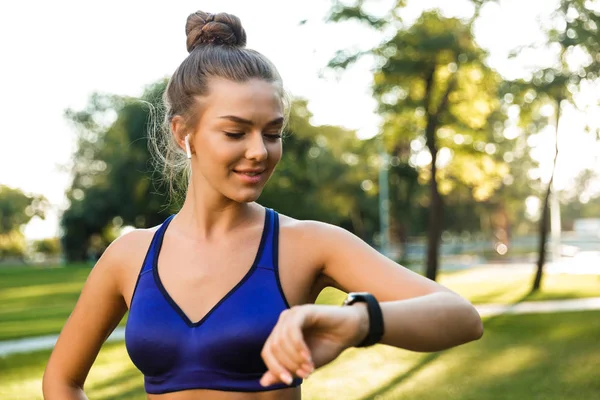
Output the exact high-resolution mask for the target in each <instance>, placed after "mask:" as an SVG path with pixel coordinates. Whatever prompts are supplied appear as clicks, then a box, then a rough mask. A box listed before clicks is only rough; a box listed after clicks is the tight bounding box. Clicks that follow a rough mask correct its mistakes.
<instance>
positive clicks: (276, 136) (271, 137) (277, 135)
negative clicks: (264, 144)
mask: <svg viewBox="0 0 600 400" xmlns="http://www.w3.org/2000/svg"><path fill="white" fill-rule="evenodd" d="M264 136H265V137H266V138H267V139H269V140H273V141H275V140H279V139H281V133H271V134H266V133H265V134H264Z"/></svg>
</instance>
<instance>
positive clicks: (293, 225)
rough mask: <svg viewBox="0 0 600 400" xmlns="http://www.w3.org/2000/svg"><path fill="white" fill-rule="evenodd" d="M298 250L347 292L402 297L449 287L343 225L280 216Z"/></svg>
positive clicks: (294, 246)
mask: <svg viewBox="0 0 600 400" xmlns="http://www.w3.org/2000/svg"><path fill="white" fill-rule="evenodd" d="M281 226H282V232H285V235H286V236H287V237H289V238H290V239H292V240H291V241H292V242H293V244H290V245H289V246H293V248H295V249H296V254H297V255H298V256H299V257H302V258H304V259H306V257H310V262H311V263H313V264H316V265H319V266H320V274H321V275H322V276H324V277H325V278H324V279H325V280H326V282H328V283H330V284H331V286H334V287H336V288H338V289H341V290H343V291H346V292H351V291H368V292H371V293H374V294H376V295H377V298H378V299H380V300H384V301H385V300H400V299H403V298H410V297H416V296H420V295H424V294H427V293H433V292H437V291H448V289H446V288H444V287H442V286H441V285H438V284H437V283H436V282H433V281H430V280H429V279H427V278H425V277H423V276H421V275H419V274H418V273H416V272H413V271H411V270H409V269H407V268H405V267H403V266H402V265H400V264H398V263H396V262H395V261H394V260H391V259H389V258H388V257H386V256H385V255H383V254H381V253H380V252H379V251H377V249H375V248H373V247H372V246H371V245H369V244H368V243H366V242H365V241H364V240H362V239H361V238H359V237H358V236H356V235H355V234H353V233H352V232H349V231H347V230H346V229H344V228H341V227H338V226H335V225H332V224H328V223H324V222H318V221H298V220H294V219H293V218H289V217H282V218H281Z"/></svg>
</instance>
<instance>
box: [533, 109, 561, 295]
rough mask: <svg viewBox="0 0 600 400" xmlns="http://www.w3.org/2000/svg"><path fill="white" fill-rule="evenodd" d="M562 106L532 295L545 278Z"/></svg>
mask: <svg viewBox="0 0 600 400" xmlns="http://www.w3.org/2000/svg"><path fill="white" fill-rule="evenodd" d="M560 104H561V99H557V100H556V123H555V131H554V137H555V150H554V161H553V164H552V173H551V175H550V181H549V182H548V188H547V189H546V195H545V196H544V201H543V202H542V212H541V217H540V241H539V243H538V260H537V270H536V272H535V278H534V280H533V285H532V287H531V293H534V292H537V291H538V290H540V288H541V286H542V278H543V276H544V264H545V263H546V240H547V238H548V224H549V221H550V218H549V213H550V208H549V207H548V203H549V201H550V196H551V194H552V183H553V181H554V172H555V171H556V159H557V158H558V121H559V120H560Z"/></svg>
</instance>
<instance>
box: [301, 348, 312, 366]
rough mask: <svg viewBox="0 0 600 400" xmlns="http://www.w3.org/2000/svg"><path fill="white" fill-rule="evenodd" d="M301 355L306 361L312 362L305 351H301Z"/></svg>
mask: <svg viewBox="0 0 600 400" xmlns="http://www.w3.org/2000/svg"><path fill="white" fill-rule="evenodd" d="M302 356H304V358H305V359H306V361H308V362H309V363H311V364H312V359H311V358H310V354H308V353H307V352H306V351H303V352H302Z"/></svg>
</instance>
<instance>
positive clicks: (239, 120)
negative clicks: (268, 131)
mask: <svg viewBox="0 0 600 400" xmlns="http://www.w3.org/2000/svg"><path fill="white" fill-rule="evenodd" d="M219 118H220V119H227V120H229V121H232V122H235V123H238V124H242V125H249V126H252V125H254V123H253V122H252V121H250V120H248V119H244V118H240V117H236V116H235V115H223V116H222V117H219ZM282 124H283V117H279V118H275V119H274V120H273V121H270V122H268V123H267V125H265V126H273V125H282Z"/></svg>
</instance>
